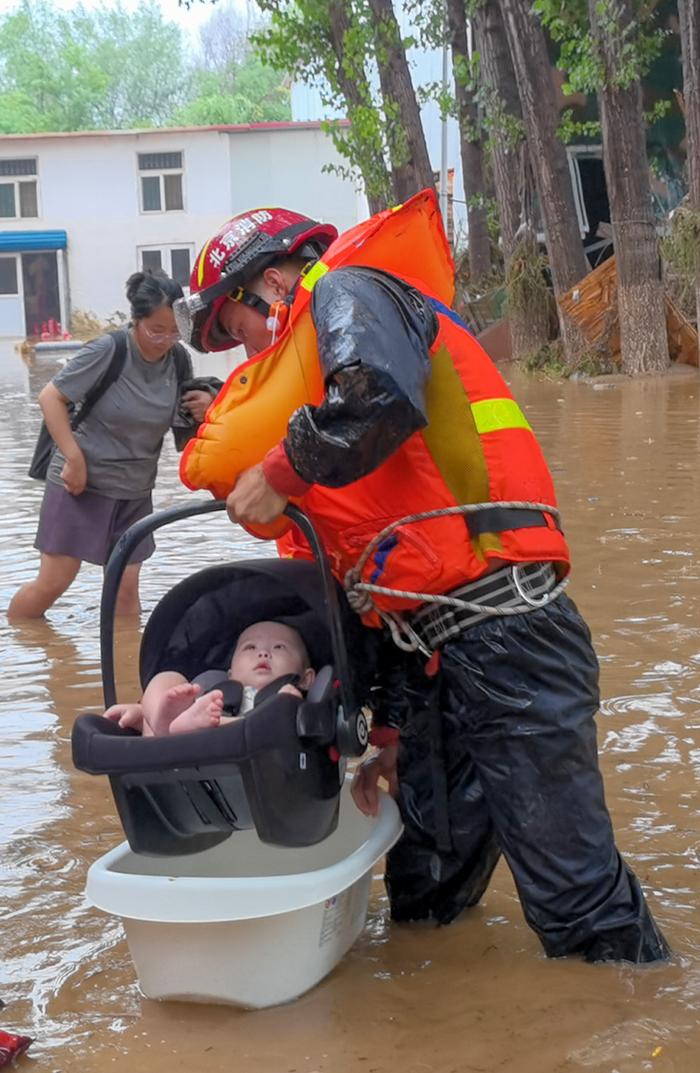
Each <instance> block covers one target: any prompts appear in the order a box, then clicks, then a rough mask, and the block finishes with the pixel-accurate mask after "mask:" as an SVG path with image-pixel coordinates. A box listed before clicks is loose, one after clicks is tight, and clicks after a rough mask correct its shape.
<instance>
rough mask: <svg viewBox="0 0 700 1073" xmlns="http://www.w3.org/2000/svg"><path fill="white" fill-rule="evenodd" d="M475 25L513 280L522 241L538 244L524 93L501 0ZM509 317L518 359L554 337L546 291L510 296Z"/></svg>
mask: <svg viewBox="0 0 700 1073" xmlns="http://www.w3.org/2000/svg"><path fill="white" fill-rule="evenodd" d="M473 27H474V31H475V36H476V47H477V49H478V52H479V55H480V57H481V67H480V82H481V89H482V91H483V92H484V96H485V102H484V110H485V113H486V115H487V117H488V124H489V126H488V130H489V140H488V147H489V151H490V159H491V172H492V175H493V182H494V188H495V196H496V204H497V205H498V218H499V222H500V227H501V242H502V244H503V257H504V261H505V270H506V279H508V280H511V279H512V278H513V274H514V273H515V272H516V271H517V261H518V252H517V250H516V246H517V244H518V241H519V240H522V242H523V243H524V244H525V245H524V247H523V249H527V248H529V249H530V250H532V249H533V248H534V247H535V246H536V241H535V235H534V230H533V227H532V220H531V218H530V214H529V211H528V210H529V207H530V198H529V197H528V196H527V192H526V190H525V188H524V183H525V182H526V181H528V180H529V179H530V172H529V164H528V159H527V144H526V142H525V140H524V137H523V135H522V133H521V132H520V130H519V127H520V124H521V121H522V112H521V109H520V98H519V97H518V90H517V87H516V84H515V73H514V71H513V64H512V62H511V58H510V52H509V50H508V42H507V41H506V35H505V28H504V26H503V20H502V18H501V12H500V8H499V6H498V0H485V3H483V4H482V5H481V6H480V7H479V8H478V9H477V11H476V13H475V16H474V21H473ZM516 236H517V238H516ZM514 258H515V259H514ZM508 322H509V324H510V335H511V345H512V352H513V357H514V358H515V359H516V361H520V360H523V359H524V358H527V357H529V356H530V355H532V354H536V353H537V352H538V351H539V350H541V349H542V347H543V346H544V345H545V344H546V343H547V342H548V340H549V309H548V302H547V295H546V293H545V294H544V295H543V300H542V301H541V302H538V303H535V305H534V306H532V307H531V308H529V309H523V308H522V307H521V305H520V304H519V303H518V302H517V301H510V302H509V305H508Z"/></svg>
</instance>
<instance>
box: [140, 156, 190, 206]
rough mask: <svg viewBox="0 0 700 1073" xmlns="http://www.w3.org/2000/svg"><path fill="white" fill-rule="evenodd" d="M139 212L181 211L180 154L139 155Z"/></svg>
mask: <svg viewBox="0 0 700 1073" xmlns="http://www.w3.org/2000/svg"><path fill="white" fill-rule="evenodd" d="M138 157H139V182H140V186H141V212H177V211H178V210H181V209H183V208H184V207H185V206H184V202H183V199H182V153H139V154H138Z"/></svg>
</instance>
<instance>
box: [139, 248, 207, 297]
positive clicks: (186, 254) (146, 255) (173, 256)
mask: <svg viewBox="0 0 700 1073" xmlns="http://www.w3.org/2000/svg"><path fill="white" fill-rule="evenodd" d="M193 252H194V250H193V247H192V246H148V247H141V248H140V249H139V250H138V259H139V263H140V265H141V268H142V270H143V271H144V272H145V271H146V270H147V269H150V270H151V271H153V272H157V271H162V272H165V273H166V275H168V276H170V277H171V278H172V279H174V280H175V282H176V283H179V284H180V286H181V287H189V285H190V271H191V267H192V255H193Z"/></svg>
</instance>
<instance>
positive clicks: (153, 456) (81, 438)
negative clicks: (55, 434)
mask: <svg viewBox="0 0 700 1073" xmlns="http://www.w3.org/2000/svg"><path fill="white" fill-rule="evenodd" d="M114 348H115V342H114V338H113V337H112V336H111V335H102V336H100V338H99V339H95V340H93V342H91V343H88V344H87V345H86V346H85V347H83V349H82V350H80V351H78V353H77V354H76V355H75V357H74V358H71V360H70V361H69V362H68V363H67V364H66V366H65V368H63V369H62V370H61V372H60V373H58V374H57V375H56V376H55V377H54V378H53V381H52V382H53V384H54V387H56V388H57V389H58V391H60V392H61V394H62V395H64V396H65V397H66V398H67V399H69V400H70V401H71V402H73V403H76V404H77V403H80V402H82V400H83V399H84V398H85V395H86V393H87V391H88V390H89V389H90V388H91V387H92V386H93V384H95V383H97V381H98V380H99V379H100V377H101V376H102V375H103V374H104V373H105V372H106V370H107V368H108V367H109V363H110V360H111V358H112V354H113V353H114ZM177 394H178V385H177V373H176V368H175V358H174V356H173V353H172V351H168V353H167V354H166V355H165V357H164V358H161V359H160V360H159V361H146V360H145V358H144V357H143V356H142V355H141V353H140V351H139V349H138V347H137V346H136V344H135V343H134V341H133V339H132V337H131V334H129V338H128V345H127V349H126V360H125V362H124V368H123V369H122V371H121V373H120V375H119V377H118V378H117V380H115V382H114V383H113V384H111V385H110V386H109V388H108V389H107V390H106V391H105V393H104V395H103V396H102V397H101V398H100V399H98V401H97V402H96V403H95V405H94V407H93V409H92V410H91V411H90V413H89V414H88V416H87V417H86V418H85V421H84V422H82V423H81V424H80V425H79V426H78V428H77V429H76V430H75V433H74V435H75V438H76V440H77V441H78V443H79V444H80V449H81V450H82V452H83V454H84V455H85V461H86V462H87V471H88V479H87V486H86V491H88V492H99V494H100V495H103V496H107V497H108V498H109V499H141V498H142V497H143V496H146V495H148V493H149V492H150V491H151V490H152V488H153V486H154V484H155V481H156V473H157V469H158V458H159V456H160V450H161V447H162V444H163V436H164V435H165V433H166V432H167V430H168V429H169V428H170V425H171V424H172V421H173V418H174V416H175V408H176V405H177ZM64 462H65V459H64V458H63V456H62V454H61V452H60V451H59V450H56V451H55V452H54V455H53V458H52V459H51V462H50V464H49V469H48V473H47V480H50V481H53V482H54V483H55V484H61V485H62V484H63V482H62V481H61V470H62V468H63V465H64Z"/></svg>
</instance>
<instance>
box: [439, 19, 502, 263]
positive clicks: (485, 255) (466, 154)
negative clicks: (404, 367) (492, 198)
mask: <svg viewBox="0 0 700 1073" xmlns="http://www.w3.org/2000/svg"><path fill="white" fill-rule="evenodd" d="M447 19H448V26H449V31H450V43H451V45H452V70H453V73H454V82H455V98H456V101H457V117H458V119H459V144H460V152H461V156H462V178H463V180H464V197H465V200H466V202H467V220H468V224H469V274H470V276H471V278H472V280H478V279H481V277H482V276H486V275H487V274H488V272H489V271H490V269H491V245H490V243H489V232H488V227H487V224H486V194H485V190H484V169H483V150H482V138H481V130H480V129H479V115H478V111H477V107H476V101H475V100H474V95H473V93H472V91H471V89H470V85H469V75H468V72H469V48H468V44H467V18H466V13H465V10H464V0H447Z"/></svg>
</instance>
